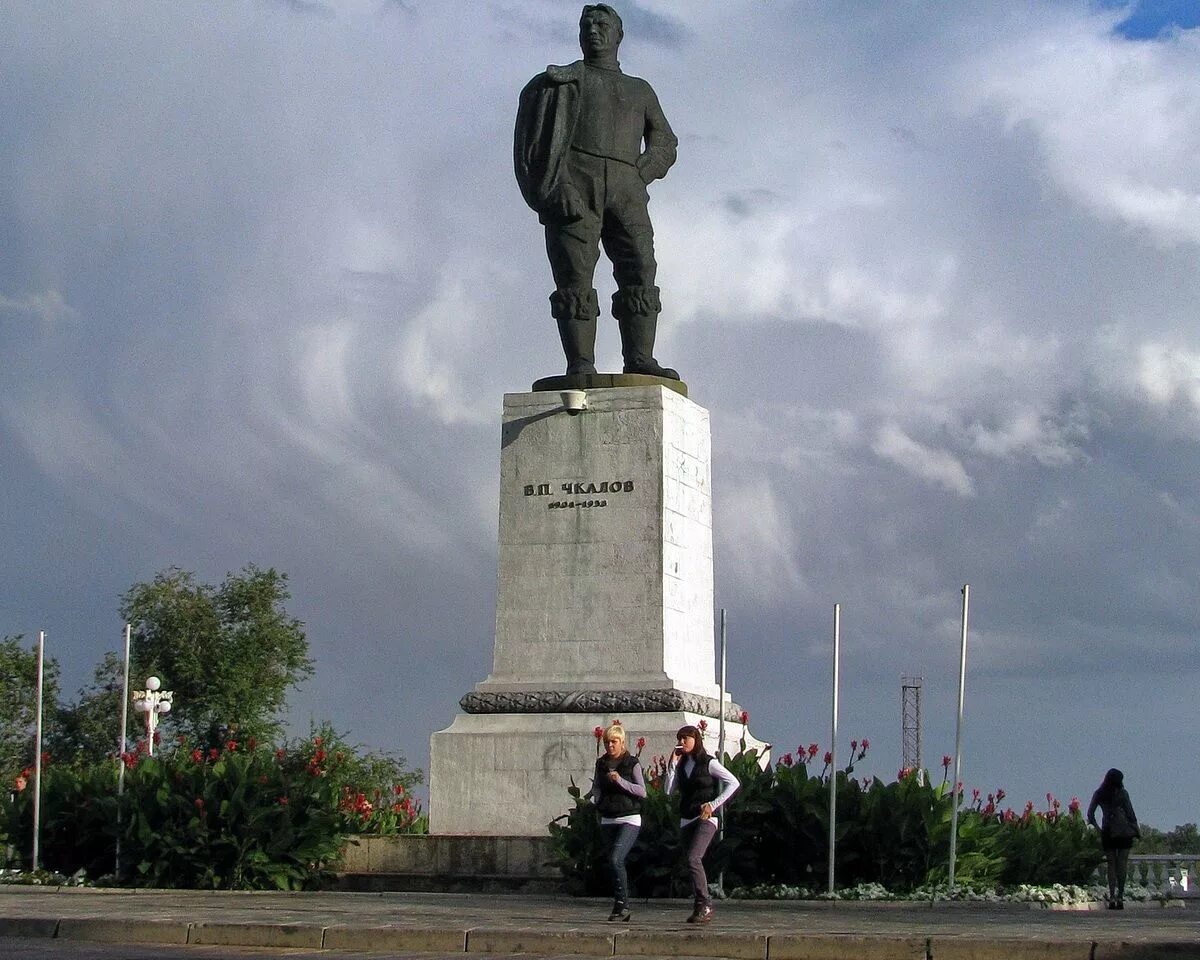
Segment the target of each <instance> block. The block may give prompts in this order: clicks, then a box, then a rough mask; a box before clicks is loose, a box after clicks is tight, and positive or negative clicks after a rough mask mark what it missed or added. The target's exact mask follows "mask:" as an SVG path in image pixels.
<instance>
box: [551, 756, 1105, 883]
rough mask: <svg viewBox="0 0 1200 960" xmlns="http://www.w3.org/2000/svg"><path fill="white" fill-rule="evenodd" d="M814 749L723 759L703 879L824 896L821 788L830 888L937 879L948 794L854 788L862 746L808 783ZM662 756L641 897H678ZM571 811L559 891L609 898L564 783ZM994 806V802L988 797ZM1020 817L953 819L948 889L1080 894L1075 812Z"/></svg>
mask: <svg viewBox="0 0 1200 960" xmlns="http://www.w3.org/2000/svg"><path fill="white" fill-rule="evenodd" d="M817 752H818V751H817V748H816V746H815V745H813V746H812V747H810V748H809V749H808V750H807V751H801V752H800V755H799V760H798V761H797V760H795V759H793V757H792V755H791V754H788V755H785V756H784V758H783V759H782V760H780V761H779V762H778V763H776V764H774V766H771V765H765V766H760V760H759V757H758V756H757V754H756V753H755V752H754V751H753V750H751V751H745V752H743V753H741V754H738V755H737V756H733V757H730V756H726V757H724V758H723V759H722V762H723V763H724V764H725V766H726V767H727V768H728V769H729V770H730V772H731V773H733V774H734V775H735V776H736V777H737V778H738V780H739V782H740V783H741V788H740V789H739V790H738V792H737V793H735V794H734V796H733V797H732V799H731V800H730V801H729V803H728V804H727V805H726V806H725V807H723V808H722V810H721V820H722V825H723V828H724V838H723V839H722V840H721V841H720V842H718V843H716V844H714V846H713V847H712V849H711V853H710V855H709V858H708V862H709V869H708V873H709V876H710V877H715V876H716V875H717V874H720V873H723V874H724V883H725V886H726V888H727V889H730V888H737V887H742V888H754V887H762V888H766V887H768V886H769V887H770V888H772V889H791V890H796V891H810V892H813V891H817V890H824V889H825V885H826V878H827V870H828V863H829V859H828V858H829V790H830V778H831V776H832V777H833V778H834V780H833V782H834V783H835V784H836V802H837V863H836V867H837V875H836V881H837V885H838V886H839V887H841V888H861V889H867V888H871V887H872V886H873V885H876V886H877V885H882V886H883V887H886V888H887V889H888V890H890V891H892V892H895V893H901V892H908V891H912V890H914V889H918V888H923V887H925V886H926V885H928V884H936V883H938V882H942V881H944V880H945V879H946V874H947V865H948V861H949V850H950V827H951V821H952V818H953V814H954V792H953V790H952V789H951V786H950V784H949V783H948V782H947V781H946V779H945V778H943V780H942V782H941V783H939V784H934V783H932V781H931V780H930V779H929V777H928V776H927V775H920V776H919V775H918V773H917V772H916V771H901V773H900V775H899V776H898V777H897V779H896V780H894V781H892V782H890V783H884V782H883V781H881V780H880V779H878V778H874V779H872V780H869V781H868V780H865V779H864V780H857V779H855V778H854V776H853V772H854V765H855V764H856V763H858V762H859V761H861V760H862V759H863V758H864V756H865V755H866V742H864V744H863V745H862V746H861V747H860V746H859V745H858V744H857V743H855V744H854V750H853V751H852V753H851V760H850V763H849V764H848V765H847V766H846V767H845V768H843V769H841V770H837V771H834V772H831V771H830V770H829V768H828V765H827V766H826V767H825V769H823V770H821V771H820V772H819V773H816V772H814V771H813V770H812V769H810V766H809V764H810V763H811V762H812V760H813V759H814V758H815V757H816V755H817ZM663 773H664V764H663V761H662V760H661V758H656V760H655V762H654V763H653V764H652V765H651V767H650V769H649V770H648V771H647V799H646V802H645V804H644V805H643V807H642V820H643V826H642V833H641V835H640V836H639V840H638V843H637V845H636V846H635V847H634V850H633V852H632V854H631V855H630V858H629V863H628V865H629V874H630V882H631V884H632V886H633V888H634V890H635V891H636V892H637V893H638V894H639V895H641V896H682V895H685V894H686V892H687V889H688V885H687V877H686V872H685V870H684V868H683V864H682V863H681V860H682V852H681V849H680V841H679V827H678V823H679V819H678V813H677V810H676V804H675V802H674V798H669V797H666V796H665V795H664V794H663V792H662V781H663ZM569 793H570V795H571V797H572V798H573V800H574V806H573V808H572V810H571V811H570V812H569V813H568V814H566V815H565V816H563V817H560V818H559V819H558V820H557V821H555V822H554V823H552V824H551V825H550V834H551V838H552V840H553V849H554V854H555V862H556V863H557V864H558V865H559V867H560V869H561V870H562V871H563V875H564V877H565V878H566V880H567V885H568V889H570V890H571V891H572V892H575V893H578V894H586V895H592V896H597V895H602V894H605V893H608V892H609V879H608V875H607V867H606V864H605V859H604V844H603V840H602V837H601V835H600V827H599V816H598V815H597V813H596V810H595V808H594V806H593V805H592V804H591V803H590V802H589V801H588V800H587V798H586V797H585V796H582V795H581V791H580V790H579V788H577V787H576V786H575V784H574V783H572V785H571V788H570V791H569ZM998 793H999V796H1000V798H1001V799H1002V798H1003V793H1002V792H998ZM1048 799H1049V801H1050V803H1051V806H1050V808H1049V809H1048V810H1047V811H1046V812H1044V813H1035V812H1033V809H1032V804H1031V805H1029V807H1027V808H1026V811H1025V814H1024V815H1023V816H1017V815H1016V814H1014V813H1013V812H1012V811H1011V810H1006V811H1003V812H1000V811H999V810H997V808H996V804H995V802H994V800H993V799H992V798H989V801H988V804H987V807H986V808H985V807H984V806H983V804H982V802H980V801H979V800H978V799H977V800H976V804H975V806H974V807H968V808H966V809H962V810H960V813H959V822H958V843H957V851H956V860H955V880H956V882H957V883H960V884H965V885H976V886H987V887H990V886H995V885H996V884H1001V885H1004V886H1007V887H1017V886H1019V885H1021V884H1052V883H1063V884H1087V883H1088V882H1089V881H1090V878H1091V876H1092V873H1093V871H1094V870H1095V868H1096V866H1097V865H1098V864H1099V862H1100V861H1101V859H1102V854H1101V851H1100V846H1099V842H1098V839H1097V836H1096V834H1095V832H1094V831H1090V830H1089V829H1088V827H1087V824H1086V823H1085V822H1084V819H1083V817H1082V816H1081V815H1080V813H1079V810H1078V805H1077V803H1074V802H1073V803H1072V805H1071V809H1070V810H1069V812H1067V813H1065V814H1060V812H1059V805H1058V802H1057V801H1055V800H1053V798H1048Z"/></svg>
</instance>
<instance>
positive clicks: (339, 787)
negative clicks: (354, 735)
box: [4, 728, 426, 890]
mask: <svg viewBox="0 0 1200 960" xmlns="http://www.w3.org/2000/svg"><path fill="white" fill-rule="evenodd" d="M122 762H123V763H124V765H125V776H124V793H123V795H122V796H121V798H120V800H118V798H117V773H118V769H119V768H118V766H117V764H115V763H101V764H93V765H90V766H55V765H51V766H50V767H49V768H48V769H47V771H46V776H45V778H44V782H43V794H42V844H41V851H42V856H41V859H42V864H43V865H44V866H45V867H46V868H47V869H50V870H56V871H58V872H60V873H63V874H74V873H77V872H79V871H81V870H82V871H84V872H85V873H86V875H87V876H89V877H92V878H99V877H102V876H105V875H108V874H111V873H112V872H113V870H114V865H115V858H116V842H117V838H118V837H119V838H120V843H121V872H120V875H119V876H118V877H117V880H118V882H119V883H122V884H125V885H133V886H153V887H179V888H200V889H240V890H259V889H278V890H307V889H315V888H317V887H320V886H321V885H322V884H324V883H325V881H326V880H328V878H329V877H330V875H331V870H332V868H333V866H334V864H335V861H336V859H337V857H338V855H339V852H340V850H341V848H342V846H343V844H344V843H345V841H346V837H347V835H349V834H355V833H400V832H404V833H423V832H425V830H426V821H425V817H424V815H423V814H422V813H421V810H420V808H419V806H418V805H417V804H415V803H414V802H413V801H412V800H411V799H410V798H409V796H408V790H409V788H410V787H411V786H412V785H413V784H415V783H417V782H419V781H420V773H419V772H416V771H405V770H404V769H403V760H402V759H400V758H391V757H386V756H384V755H381V754H365V755H360V754H359V753H358V752H357V751H356V750H354V749H353V748H351V747H350V746H348V745H347V744H346V743H345V741H344V739H343V738H341V737H340V736H339V735H337V734H336V733H334V732H333V731H332V730H330V729H329V728H325V729H324V732H323V733H321V732H319V733H317V734H316V735H315V736H314V737H313V738H311V739H306V740H303V741H300V742H299V743H296V744H294V745H292V746H291V747H288V748H285V747H281V748H279V749H272V748H270V747H267V746H262V745H260V744H258V743H257V741H255V740H254V739H253V738H251V739H250V740H248V741H244V742H238V741H234V740H230V741H228V742H227V743H226V744H225V745H224V746H223V747H221V748H217V747H208V748H204V747H194V748H193V747H192V746H191V745H190V744H188V743H186V742H184V743H180V744H179V745H178V746H177V748H176V749H175V750H174V751H173V752H168V753H167V754H165V755H158V756H154V757H149V756H146V755H145V754H143V753H141V752H135V753H131V754H126V756H125V757H124V759H123V761H122ZM31 794H32V791H30V790H25V791H23V792H20V793H18V794H16V797H15V800H14V801H10V802H8V803H6V804H5V805H4V814H5V820H6V821H7V822H8V825H9V829H11V830H12V832H13V834H14V835H20V836H28V835H29V832H30V830H31V829H32V809H31V807H32V796H31ZM26 853H27V851H21V854H22V857H24V855H25V854H26ZM22 862H23V859H22V860H18V861H17V865H20V864H21V863H22Z"/></svg>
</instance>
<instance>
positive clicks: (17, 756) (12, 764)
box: [0, 635, 58, 789]
mask: <svg viewBox="0 0 1200 960" xmlns="http://www.w3.org/2000/svg"><path fill="white" fill-rule="evenodd" d="M22 640H23V638H22V637H21V636H20V635H18V636H15V637H5V638H4V639H3V640H0V783H3V786H4V788H5V789H7V788H9V787H11V785H12V783H13V781H14V780H15V779H16V777H17V776H18V775H19V774H20V773H21V771H22V770H24V769H25V768H26V767H28V766H30V765H31V764H32V763H33V743H34V730H35V728H36V726H37V645H36V644H34V645H33V646H32V647H31V648H29V649H27V648H26V647H25V645H24V643H23V642H22ZM57 702H58V663H57V661H55V660H54V658H53V657H46V658H45V660H44V662H43V664H42V737H43V742H45V741H46V739H47V738H48V737H49V736H50V735H52V734H53V732H54V706H55V704H56V703H57Z"/></svg>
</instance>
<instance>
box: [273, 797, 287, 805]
mask: <svg viewBox="0 0 1200 960" xmlns="http://www.w3.org/2000/svg"><path fill="white" fill-rule="evenodd" d="M275 802H276V803H278V804H279V805H280V806H281V807H286V806H287V805H288V798H287V797H280V798H279V799H278V800H276V801H275Z"/></svg>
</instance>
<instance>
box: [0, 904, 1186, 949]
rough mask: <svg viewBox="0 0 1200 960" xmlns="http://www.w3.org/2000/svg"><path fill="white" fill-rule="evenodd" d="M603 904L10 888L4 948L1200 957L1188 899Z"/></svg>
mask: <svg viewBox="0 0 1200 960" xmlns="http://www.w3.org/2000/svg"><path fill="white" fill-rule="evenodd" d="M608 907H609V904H608V902H607V901H602V900H596V899H583V898H573V897H568V896H547V895H528V896H525V895H498V894H431V893H257V892H255V893H226V892H201V891H162V890H139V891H128V890H80V889H65V888H63V889H42V888H36V887H0V938H4V937H21V938H30V940H47V939H50V938H56V939H59V940H62V941H75V942H91V943H101V942H107V943H120V944H175V945H182V944H201V945H229V946H238V947H280V948H283V947H288V948H309V949H324V950H328V951H334V952H353V951H372V952H378V953H392V954H410V953H431V954H440V955H446V956H448V955H454V954H459V953H472V954H478V955H485V956H505V955H516V954H532V955H538V956H606V957H612V956H641V957H652V956H689V957H723V958H735V960H834V958H839V960H840V958H847V960H884V958H903V960H1027V958H1028V960H1032V958H1037V960H1060V958H1061V960H1107V958H1121V960H1158V958H1167V957H1170V958H1180V957H1189V958H1196V960H1200V908H1198V907H1196V906H1193V905H1187V906H1184V905H1182V904H1180V903H1179V902H1178V901H1176V902H1174V903H1172V904H1171V905H1169V906H1167V907H1163V906H1160V905H1158V904H1154V905H1139V904H1134V905H1129V906H1128V907H1127V909H1126V910H1124V911H1120V912H1118V911H1110V910H1078V909H1072V910H1058V909H1046V908H1042V907H1031V906H1028V905H1018V904H965V903H937V904H913V903H820V902H811V901H800V902H795V901H788V902H779V901H744V900H743V901H724V902H721V903H718V905H717V912H716V917H715V919H714V921H713V923H712V924H711V925H709V926H706V927H700V928H697V927H693V926H689V925H688V924H687V923H685V922H684V921H685V919H686V917H687V915H688V913H689V907H690V905H689V904H688V903H686V902H684V901H681V900H665V901H664V900H655V901H648V902H640V901H639V902H637V903H636V904H635V906H634V913H633V918H632V920H631V922H629V923H627V924H620V925H617V924H610V923H607V922H606V920H605V917H606V915H607V912H608ZM9 942H11V941H9ZM39 955H40V954H39ZM163 955H164V956H165V955H167V954H165V953H164V954H163Z"/></svg>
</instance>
